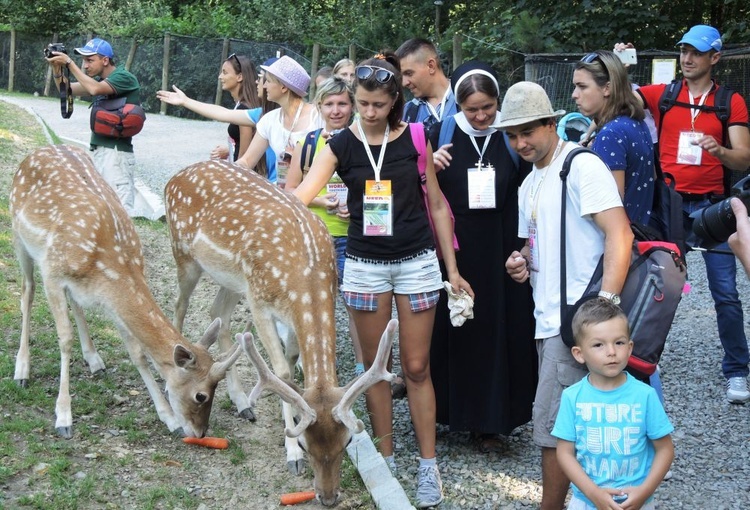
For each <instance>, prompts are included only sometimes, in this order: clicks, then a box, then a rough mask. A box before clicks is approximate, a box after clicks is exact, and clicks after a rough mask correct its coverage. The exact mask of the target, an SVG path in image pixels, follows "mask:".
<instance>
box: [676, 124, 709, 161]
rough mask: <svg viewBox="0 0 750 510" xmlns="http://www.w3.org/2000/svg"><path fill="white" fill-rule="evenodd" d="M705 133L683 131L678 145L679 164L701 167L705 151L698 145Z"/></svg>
mask: <svg viewBox="0 0 750 510" xmlns="http://www.w3.org/2000/svg"><path fill="white" fill-rule="evenodd" d="M702 137H703V133H698V132H696V131H682V132H680V138H679V142H678V145H677V163H679V164H682V165H700V164H701V157H702V156H703V149H701V148H700V145H697V143H698V140H700V139H701V138H702Z"/></svg>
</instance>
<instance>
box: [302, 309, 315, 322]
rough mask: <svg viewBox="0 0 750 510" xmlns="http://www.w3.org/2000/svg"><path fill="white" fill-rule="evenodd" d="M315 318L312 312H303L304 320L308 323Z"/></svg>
mask: <svg viewBox="0 0 750 510" xmlns="http://www.w3.org/2000/svg"><path fill="white" fill-rule="evenodd" d="M312 320H313V316H312V314H311V313H310V312H305V313H303V314H302V321H303V322H307V323H308V324H309V323H311V322H312Z"/></svg>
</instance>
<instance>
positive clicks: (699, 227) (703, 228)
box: [690, 198, 737, 248]
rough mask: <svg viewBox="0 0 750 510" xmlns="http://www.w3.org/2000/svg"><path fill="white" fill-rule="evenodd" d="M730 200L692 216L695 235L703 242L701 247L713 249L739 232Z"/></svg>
mask: <svg viewBox="0 0 750 510" xmlns="http://www.w3.org/2000/svg"><path fill="white" fill-rule="evenodd" d="M730 200H731V198H727V199H725V200H722V201H721V202H719V203H718V204H713V205H711V206H709V207H706V208H705V209H701V210H700V211H696V212H694V213H693V214H691V215H690V217H691V218H693V233H695V235H697V236H698V237H699V238H700V239H701V240H703V242H702V243H701V247H703V248H712V247H714V246H716V245H717V244H721V243H723V242H726V240H727V239H729V236H730V235H732V233H734V231H735V230H737V219H736V218H735V217H734V211H732V205H731V204H730V203H729V201H730Z"/></svg>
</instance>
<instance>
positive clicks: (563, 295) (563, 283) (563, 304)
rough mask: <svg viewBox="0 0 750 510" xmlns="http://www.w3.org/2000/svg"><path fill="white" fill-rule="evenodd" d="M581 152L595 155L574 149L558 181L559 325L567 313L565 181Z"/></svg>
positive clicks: (566, 191)
mask: <svg viewBox="0 0 750 510" xmlns="http://www.w3.org/2000/svg"><path fill="white" fill-rule="evenodd" d="M582 152H588V153H590V154H594V155H596V157H599V156H598V155H597V154H596V153H595V152H594V151H592V150H590V149H587V148H585V147H576V148H575V149H573V150H572V151H570V152H569V153H568V155H567V156H565V161H563V166H562V170H560V180H561V181H562V199H561V201H560V324H562V323H563V319H564V318H565V316H566V314H567V311H568V292H567V289H568V271H567V267H566V263H565V210H566V208H567V207H566V202H567V197H568V185H567V179H568V174H569V173H570V165H571V163H572V162H573V158H574V157H576V156H577V155H578V154H581V153H582Z"/></svg>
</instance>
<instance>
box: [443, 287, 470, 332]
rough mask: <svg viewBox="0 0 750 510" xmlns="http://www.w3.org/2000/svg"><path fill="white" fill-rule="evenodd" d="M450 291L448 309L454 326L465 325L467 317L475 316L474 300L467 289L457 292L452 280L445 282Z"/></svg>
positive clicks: (447, 290)
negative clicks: (451, 282)
mask: <svg viewBox="0 0 750 510" xmlns="http://www.w3.org/2000/svg"><path fill="white" fill-rule="evenodd" d="M443 286H444V287H445V291H446V292H447V293H448V311H449V314H450V318H451V324H453V326H454V327H456V328H457V327H459V326H463V324H464V322H466V319H473V318H474V300H473V299H471V296H470V295H469V294H468V293H467V292H466V291H465V290H461V291H460V292H455V291H454V290H453V287H452V286H451V284H450V282H443Z"/></svg>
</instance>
